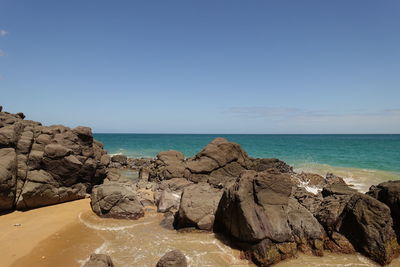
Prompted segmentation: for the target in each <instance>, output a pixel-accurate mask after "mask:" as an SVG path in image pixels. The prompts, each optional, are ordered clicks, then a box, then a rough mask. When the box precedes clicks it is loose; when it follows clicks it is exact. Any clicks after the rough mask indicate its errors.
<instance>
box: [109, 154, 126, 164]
mask: <svg viewBox="0 0 400 267" xmlns="http://www.w3.org/2000/svg"><path fill="white" fill-rule="evenodd" d="M127 160H128V157H127V156H126V155H114V156H112V157H111V161H112V162H116V163H119V164H121V165H126V164H127Z"/></svg>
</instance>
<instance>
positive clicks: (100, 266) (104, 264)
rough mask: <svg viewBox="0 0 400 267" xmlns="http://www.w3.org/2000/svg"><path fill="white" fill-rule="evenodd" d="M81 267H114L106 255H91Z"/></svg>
mask: <svg viewBox="0 0 400 267" xmlns="http://www.w3.org/2000/svg"><path fill="white" fill-rule="evenodd" d="M83 267H114V264H113V262H112V260H111V257H110V256H108V255H105V254H92V255H90V258H89V260H88V261H87V262H86V263H85V264H84V265H83Z"/></svg>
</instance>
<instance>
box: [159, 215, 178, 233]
mask: <svg viewBox="0 0 400 267" xmlns="http://www.w3.org/2000/svg"><path fill="white" fill-rule="evenodd" d="M174 223H175V214H174V213H173V212H170V211H168V212H166V213H164V218H163V219H162V220H161V222H160V225H161V226H162V227H164V228H166V229H169V230H174V229H175V226H174Z"/></svg>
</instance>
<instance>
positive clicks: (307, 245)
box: [214, 169, 324, 266]
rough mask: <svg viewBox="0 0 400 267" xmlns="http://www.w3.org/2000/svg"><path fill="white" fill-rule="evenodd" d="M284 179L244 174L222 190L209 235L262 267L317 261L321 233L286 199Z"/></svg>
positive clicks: (271, 172)
mask: <svg viewBox="0 0 400 267" xmlns="http://www.w3.org/2000/svg"><path fill="white" fill-rule="evenodd" d="M292 186H293V184H292V182H291V178H290V175H289V174H288V173H280V172H279V171H278V170H276V169H275V170H274V169H270V170H269V171H268V172H267V171H266V172H255V171H246V172H243V173H242V175H241V176H240V177H239V178H238V180H237V181H236V182H235V184H233V185H232V186H230V187H229V188H228V189H225V191H224V194H223V196H222V199H221V201H220V203H219V206H218V210H217V213H216V219H215V226H214V229H215V230H216V231H218V232H222V233H224V234H225V235H226V236H227V237H228V238H231V239H232V240H233V241H234V242H236V244H237V245H238V246H239V247H240V248H242V249H243V250H245V253H246V254H247V255H248V257H250V258H251V259H252V260H253V261H254V262H255V263H256V264H258V265H261V266H267V265H271V264H274V263H277V262H279V261H281V260H283V259H286V258H289V257H293V256H295V255H296V252H297V249H300V250H302V251H303V252H305V253H312V254H315V255H322V250H323V239H324V231H323V229H322V226H321V225H320V224H319V223H318V221H317V220H316V219H315V218H314V217H313V215H312V214H311V212H310V211H309V210H307V209H306V208H305V207H303V206H302V205H301V204H300V203H299V202H298V201H297V199H295V198H293V197H291V193H292Z"/></svg>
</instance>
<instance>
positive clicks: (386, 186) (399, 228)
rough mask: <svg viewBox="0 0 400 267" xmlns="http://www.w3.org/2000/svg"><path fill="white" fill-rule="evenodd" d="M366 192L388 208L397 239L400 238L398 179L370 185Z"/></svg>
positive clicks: (399, 190)
mask: <svg viewBox="0 0 400 267" xmlns="http://www.w3.org/2000/svg"><path fill="white" fill-rule="evenodd" d="M367 194H368V195H369V196H372V197H374V198H376V199H377V200H379V201H380V202H383V203H385V204H386V205H387V206H388V207H389V208H390V212H391V215H392V219H393V227H394V230H395V232H396V234H397V240H400V181H388V182H384V183H381V184H378V185H377V186H372V187H371V188H370V189H369V191H368V192H367Z"/></svg>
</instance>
